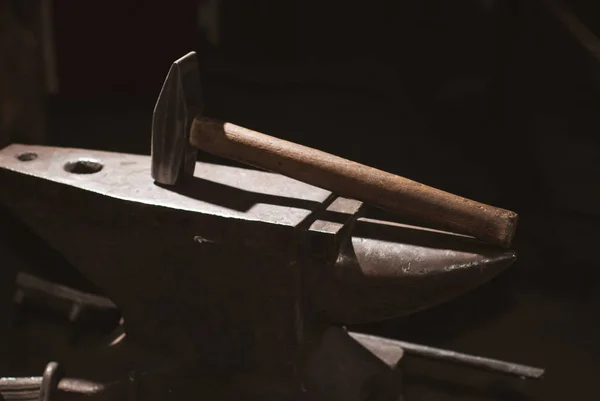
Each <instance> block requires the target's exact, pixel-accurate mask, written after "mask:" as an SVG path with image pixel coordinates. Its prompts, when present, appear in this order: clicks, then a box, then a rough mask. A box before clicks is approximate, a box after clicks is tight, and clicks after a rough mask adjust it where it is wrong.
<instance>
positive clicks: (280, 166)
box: [190, 117, 518, 247]
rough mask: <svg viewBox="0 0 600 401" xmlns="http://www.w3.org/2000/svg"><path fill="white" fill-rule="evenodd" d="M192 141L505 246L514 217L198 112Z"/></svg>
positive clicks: (215, 152)
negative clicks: (200, 114)
mask: <svg viewBox="0 0 600 401" xmlns="http://www.w3.org/2000/svg"><path fill="white" fill-rule="evenodd" d="M190 142H191V143H192V145H194V146H196V147H198V148H200V149H202V150H205V151H207V152H209V153H212V154H215V155H218V156H222V157H225V158H228V159H232V160H236V161H239V162H242V163H245V164H248V165H251V166H255V167H260V168H263V169H266V170H269V171H272V172H276V173H280V174H283V175H286V176H288V177H291V178H294V179H296V180H299V181H303V182H305V183H308V184H311V185H314V186H317V187H321V188H324V189H327V190H329V191H332V192H334V193H336V194H338V195H341V196H345V197H348V198H354V199H358V200H360V201H363V202H366V203H368V204H371V205H373V206H377V207H380V208H382V209H386V210H388V211H391V212H394V213H397V214H399V215H403V216H405V217H409V218H414V219H417V220H418V221H420V222H422V223H423V224H427V225H430V226H431V227H434V228H439V229H443V230H449V231H453V232H456V233H460V234H465V235H470V236H473V237H475V238H478V239H480V240H482V241H486V242H488V243H491V244H495V245H500V246H502V247H509V246H510V244H511V242H512V238H513V236H514V232H515V229H516V225H517V220H518V216H517V214H516V213H514V212H511V211H509V210H504V209H499V208H496V207H493V206H489V205H485V204H483V203H479V202H475V201H472V200H469V199H466V198H463V197H460V196H457V195H453V194H450V193H448V192H444V191H441V190H439V189H435V188H432V187H429V186H426V185H423V184H420V183H418V182H415V181H412V180H409V179H407V178H404V177H400V176H397V175H394V174H391V173H387V172H385V171H382V170H378V169H375V168H372V167H368V166H365V165H362V164H359V163H356V162H353V161H350V160H347V159H343V158H341V157H338V156H334V155H331V154H329V153H325V152H322V151H320V150H316V149H313V148H309V147H307V146H302V145H298V144H295V143H292V142H288V141H285V140H282V139H279V138H275V137H272V136H269V135H265V134H261V133H260V132H256V131H252V130H249V129H247V128H243V127H240V126H237V125H235V124H231V123H224V122H220V121H217V120H213V119H209V118H205V117H197V118H196V119H195V120H194V122H193V124H192V128H191V132H190Z"/></svg>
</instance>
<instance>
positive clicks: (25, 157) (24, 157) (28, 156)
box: [17, 152, 38, 162]
mask: <svg viewBox="0 0 600 401" xmlns="http://www.w3.org/2000/svg"><path fill="white" fill-rule="evenodd" d="M37 157H38V155H37V153H31V152H27V153H21V154H20V155H18V156H17V159H19V160H20V161H22V162H30V161H32V160H35V159H37Z"/></svg>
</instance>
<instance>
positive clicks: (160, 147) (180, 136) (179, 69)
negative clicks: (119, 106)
mask: <svg viewBox="0 0 600 401" xmlns="http://www.w3.org/2000/svg"><path fill="white" fill-rule="evenodd" d="M190 59H192V60H190ZM201 102H202V93H201V88H200V73H199V71H198V62H197V61H196V54H195V53H193V52H192V53H188V54H186V55H185V56H183V57H181V58H180V59H178V60H176V61H175V62H174V63H173V65H172V66H171V68H170V69H169V73H168V74H167V77H166V78H165V82H164V84H163V87H162V89H161V91H160V94H159V96H158V100H157V102H156V105H155V107H154V114H153V117H152V177H153V178H154V179H155V180H156V181H157V182H158V183H160V184H164V185H173V184H175V183H176V182H177V180H178V179H180V178H181V176H193V175H194V167H195V165H196V158H197V154H198V150H197V149H196V148H195V147H193V146H192V145H191V144H190V128H191V125H192V120H193V119H194V117H196V115H197V114H198V113H200V112H201V111H202V103H201Z"/></svg>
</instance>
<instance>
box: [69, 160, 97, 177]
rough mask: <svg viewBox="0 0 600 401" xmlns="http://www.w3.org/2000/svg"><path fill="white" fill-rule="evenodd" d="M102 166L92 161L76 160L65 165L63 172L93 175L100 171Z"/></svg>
mask: <svg viewBox="0 0 600 401" xmlns="http://www.w3.org/2000/svg"><path fill="white" fill-rule="evenodd" d="M102 167H104V166H103V165H102V164H100V163H98V162H95V161H93V160H77V161H76V162H68V163H67V164H65V171H67V172H69V173H73V174H94V173H97V172H98V171H100V170H102Z"/></svg>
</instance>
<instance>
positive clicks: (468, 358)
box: [349, 333, 544, 379]
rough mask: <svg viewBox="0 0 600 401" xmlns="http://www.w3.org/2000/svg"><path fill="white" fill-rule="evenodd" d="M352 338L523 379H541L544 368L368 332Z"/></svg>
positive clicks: (355, 334)
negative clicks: (383, 336)
mask: <svg viewBox="0 0 600 401" xmlns="http://www.w3.org/2000/svg"><path fill="white" fill-rule="evenodd" d="M349 334H350V336H351V337H352V338H354V339H355V340H356V341H358V342H360V343H361V344H369V343H372V344H374V345H375V346H376V347H385V348H386V349H393V348H397V349H401V350H403V352H405V353H406V354H409V355H416V356H419V357H423V358H427V359H433V360H437V361H442V362H447V363H451V364H456V365H462V366H468V367H471V368H474V369H479V370H486V371H489V372H496V373H503V374H506V375H509V376H517V377H520V378H523V379H541V378H542V376H543V375H544V369H540V368H535V367H532V366H526V365H521V364H518V363H511V362H506V361H499V360H497V359H491V358H484V357H480V356H475V355H468V354H463V353H461V352H455V351H449V350H444V349H439V348H434V347H428V346H426V345H421V344H413V343H409V342H406V341H398V340H392V339H389V338H381V337H378V336H373V335H369V334H361V333H349Z"/></svg>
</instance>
